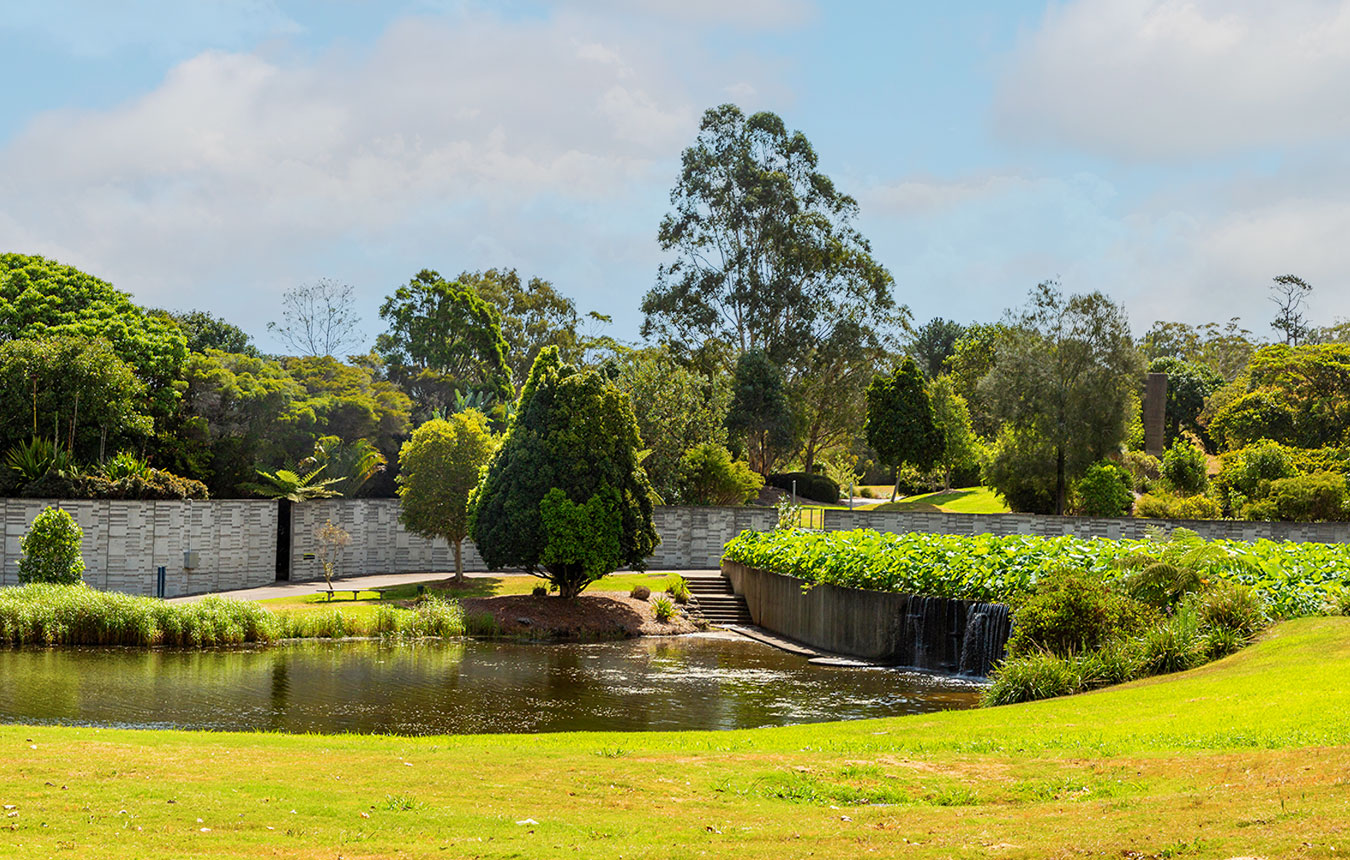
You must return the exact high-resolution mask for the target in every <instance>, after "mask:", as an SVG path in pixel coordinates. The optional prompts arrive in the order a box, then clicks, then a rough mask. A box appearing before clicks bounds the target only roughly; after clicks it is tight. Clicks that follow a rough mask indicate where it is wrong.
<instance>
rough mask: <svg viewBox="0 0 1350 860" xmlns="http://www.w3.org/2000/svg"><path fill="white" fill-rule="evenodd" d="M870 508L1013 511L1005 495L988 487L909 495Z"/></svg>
mask: <svg viewBox="0 0 1350 860" xmlns="http://www.w3.org/2000/svg"><path fill="white" fill-rule="evenodd" d="M870 510H875V511H946V512H948V513H953V514H1006V513H1011V511H1012V509H1011V508H1009V507H1008V504H1007V502H1005V501H1003V497H1002V496H1000V495H999V494H998V493H996V492H994V491H993V490H991V489H990V488H988V487H965V488H963V489H960V490H944V491H941V492H937V493H925V494H924V495H922V496H908V497H907V498H904V499H901V500H899V501H896V502H881V503H879V504H876V505H873V506H872V507H871V508H870Z"/></svg>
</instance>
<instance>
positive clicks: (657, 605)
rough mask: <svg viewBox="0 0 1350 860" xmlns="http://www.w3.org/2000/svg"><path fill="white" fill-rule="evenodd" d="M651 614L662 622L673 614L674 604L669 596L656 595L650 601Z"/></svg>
mask: <svg viewBox="0 0 1350 860" xmlns="http://www.w3.org/2000/svg"><path fill="white" fill-rule="evenodd" d="M652 615H654V616H656V620H657V621H660V622H661V623H662V624H664V623H666V622H667V621H669V620H670V619H671V618H673V617H674V616H675V604H674V603H672V602H671V600H670V598H669V597H658V598H656V599H655V600H653V601H652Z"/></svg>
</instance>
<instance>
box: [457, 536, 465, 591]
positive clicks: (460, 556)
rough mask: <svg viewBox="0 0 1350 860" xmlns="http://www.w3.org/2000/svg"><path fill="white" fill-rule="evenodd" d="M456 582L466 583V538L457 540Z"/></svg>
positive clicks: (459, 583) (458, 583)
mask: <svg viewBox="0 0 1350 860" xmlns="http://www.w3.org/2000/svg"><path fill="white" fill-rule="evenodd" d="M455 583H456V584H457V585H463V584H464V539H463V538H460V539H459V540H457V541H455Z"/></svg>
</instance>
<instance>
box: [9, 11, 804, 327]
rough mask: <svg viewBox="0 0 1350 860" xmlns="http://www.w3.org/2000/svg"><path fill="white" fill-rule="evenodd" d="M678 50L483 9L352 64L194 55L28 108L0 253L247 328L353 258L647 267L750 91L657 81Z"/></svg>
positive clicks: (365, 267)
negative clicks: (694, 159)
mask: <svg viewBox="0 0 1350 860" xmlns="http://www.w3.org/2000/svg"><path fill="white" fill-rule="evenodd" d="M691 56H698V50H697V47H696V45H695V44H694V43H692V42H679V41H673V42H672V43H670V44H667V45H663V46H662V50H660V51H657V50H652V46H651V44H649V43H647V42H645V41H644V40H642V39H633V38H625V37H624V35H623V34H622V33H619V32H616V31H614V30H612V29H611V28H608V27H606V26H603V25H601V24H597V23H596V22H594V21H593V20H591V19H587V18H584V17H578V16H570V15H562V16H557V17H555V18H552V19H549V20H547V21H526V22H507V21H503V20H502V19H499V18H497V17H495V16H492V15H489V14H472V15H462V16H459V17H457V18H453V19H450V20H446V19H407V20H403V21H400V22H398V23H396V24H394V25H392V26H391V27H390V28H389V29H388V30H387V31H386V32H385V33H384V34H383V35H382V37H381V38H380V39H379V40H378V41H377V42H376V43H375V45H374V46H373V48H371V49H370V50H369V52H368V53H366V54H364V55H362V56H360V57H358V58H353V57H352V56H350V55H349V54H347V53H341V52H334V53H331V54H328V55H325V56H322V57H319V58H318V59H315V60H312V61H306V62H301V61H290V62H281V61H275V60H268V59H264V58H263V57H261V56H259V55H256V54H251V53H231V52H224V51H213V52H207V53H204V54H200V55H198V56H196V57H194V58H192V59H191V60H188V61H186V62H183V63H181V64H179V65H178V66H176V67H175V68H173V69H172V71H170V72H169V73H168V75H167V76H166V77H165V78H164V80H163V81H162V83H161V84H160V85H159V86H158V87H156V88H155V89H154V90H153V91H151V92H149V93H147V94H145V95H144V96H142V97H140V98H137V99H135V100H133V101H130V102H127V103H125V104H122V105H119V106H117V107H114V108H112V109H107V110H79V111H72V110H61V111H53V112H49V113H46V114H43V115H40V116H38V117H37V118H35V119H34V120H32V121H31V122H30V123H29V124H28V125H27V126H26V127H25V128H24V129H23V130H22V131H21V132H19V133H18V134H17V135H15V137H14V138H12V139H11V140H10V142H9V143H8V144H7V145H6V146H5V147H4V148H3V149H0V247H2V248H5V249H14V250H30V251H38V252H44V253H51V254H54V255H57V256H59V257H60V258H61V259H63V260H64V261H66V262H69V263H72V264H74V265H78V266H80V267H82V268H86V269H88V270H90V271H93V272H96V273H98V274H100V275H102V276H105V277H108V278H110V279H111V280H113V281H114V282H115V283H117V284H118V285H119V286H121V287H122V288H124V289H129V290H132V291H134V292H135V293H136V295H137V298H138V299H139V300H140V301H142V302H144V303H147V304H167V305H170V306H189V305H192V304H198V305H201V306H208V307H211V308H212V309H215V310H217V311H222V310H231V308H232V307H235V308H240V310H237V311H234V312H232V316H233V317H234V318H237V319H239V321H240V322H242V323H244V324H246V325H249V327H250V328H251V329H252V330H254V331H258V330H260V329H261V327H262V326H261V324H262V322H265V321H266V320H267V319H269V318H270V317H269V314H271V313H272V311H271V307H270V306H271V304H272V303H273V300H274V298H275V295H276V293H277V292H278V291H279V290H280V289H282V288H284V287H286V286H290V285H293V284H294V283H296V282H297V281H299V280H304V279H310V278H313V277H317V276H319V275H333V276H339V277H340V276H343V274H344V273H343V272H342V271H335V267H337V266H349V267H352V268H353V269H355V270H358V271H372V272H373V271H376V270H377V269H379V267H378V266H374V265H373V264H370V263H369V262H368V261H366V260H363V259H362V258H363V257H370V258H387V259H386V260H385V269H386V270H387V269H388V268H389V267H395V268H396V270H397V271H399V272H400V273H401V274H400V275H399V276H398V278H399V279H403V278H406V277H408V275H409V274H411V273H412V272H413V271H415V270H416V269H417V268H420V267H422V266H428V265H429V266H439V267H442V268H444V269H446V270H447V271H457V270H458V268H459V267H465V268H472V267H476V266H479V265H494V264H495V265H500V264H503V263H506V264H516V265H521V266H522V267H523V268H526V269H530V270H531V273H532V274H534V273H537V274H542V275H544V276H546V277H550V276H551V277H558V276H559V272H558V271H557V270H552V271H550V270H546V269H543V268H542V267H543V266H545V265H548V264H554V265H557V264H558V263H559V262H562V264H563V265H564V266H567V265H571V267H572V269H573V270H574V271H577V272H585V273H587V274H590V273H591V272H592V270H593V266H592V263H591V262H590V261H593V260H594V259H604V258H609V259H621V260H627V261H628V262H629V263H632V260H633V255H634V254H637V255H638V256H640V257H641V263H640V264H639V265H641V266H642V267H643V268H644V269H647V270H650V271H654V270H655V251H656V249H655V242H654V235H655V231H656V224H657V221H658V219H659V214H660V213H659V210H660V207H662V206H663V204H664V199H665V190H666V189H668V187H669V184H670V182H671V181H673V179H674V175H675V170H676V169H677V168H676V165H677V160H678V156H679V152H680V150H681V149H682V148H683V147H684V146H686V145H687V144H688V143H689V142H690V141H691V140H692V139H693V136H694V134H695V132H696V129H697V123H698V118H699V115H700V113H701V111H702V109H703V108H704V107H706V106H707V105H708V104H712V103H714V102H715V101H716V100H717V93H719V92H720V90H721V88H722V87H723V86H724V85H725V81H726V80H743V79H746V78H747V77H749V78H750V79H752V80H753V79H754V76H753V74H748V71H749V70H748V69H747V68H745V67H744V64H739V65H738V64H735V63H733V64H731V65H729V66H722V65H718V64H717V63H716V62H713V61H710V60H708V59H707V58H704V57H700V58H699V61H698V65H699V68H700V69H701V70H702V71H701V72H700V73H699V74H698V75H696V76H695V78H694V80H692V81H690V80H687V79H682V77H681V75H680V74H675V73H673V71H672V64H674V63H677V62H678V63H683V62H685V61H687V60H688V59H689V58H690V57H691ZM686 77H687V76H686ZM756 83H757V84H758V85H759V86H761V87H762V88H765V89H769V90H772V89H774V88H775V87H776V86H781V85H778V84H775V83H773V82H772V81H771V82H769V83H768V84H764V83H762V82H759V81H756ZM653 208H654V209H655V210H656V211H650V210H652V209H653ZM635 213H636V215H637V217H636V218H635V217H634V215H635ZM535 230H549V231H555V232H552V233H550V234H548V235H540V234H538V233H534V232H532V231H535ZM507 250H509V251H510V252H511V253H510V255H509V256H507V255H505V252H506V251H507ZM475 254H484V255H489V254H490V255H493V256H492V257H491V258H490V259H482V258H476V257H475ZM569 255H570V258H571V260H570V263H569V262H568V257H569ZM316 261H319V262H318V263H317V264H316ZM628 271H631V269H630V270H628ZM611 277H616V276H615V275H614V274H611ZM617 277H619V278H620V279H622V278H623V277H624V276H623V275H619V276H617ZM647 277H650V276H649V275H648V276H647ZM384 278H385V279H384V280H381V281H380V282H377V283H373V284H367V285H358V287H359V288H361V289H363V290H364V291H365V292H367V293H368V296H367V300H368V303H369V304H370V305H371V306H372V307H373V305H374V304H375V303H376V302H377V301H378V299H379V297H380V296H382V295H383V294H384V293H386V292H387V291H388V290H389V289H390V288H391V287H392V286H393V285H394V284H396V283H397V282H398V280H397V279H389V278H388V276H387V275H385V276H384ZM628 281H631V277H628ZM560 286H562V287H563V288H564V289H565V290H568V291H571V292H573V293H574V294H576V293H577V292H578V291H579V290H578V289H577V287H578V286H582V287H584V288H587V289H591V288H593V289H595V290H597V291H599V292H600V293H605V292H606V291H608V292H609V293H613V292H615V290H616V289H618V287H617V286H616V285H615V284H608V285H606V284H594V285H593V284H586V285H575V284H561V285H560ZM625 289H626V287H625ZM222 291H224V292H222ZM619 291H620V292H623V290H619ZM579 298H581V300H582V304H583V306H584V305H586V304H587V300H586V298H585V297H584V296H579ZM625 303H626V304H631V305H632V306H633V307H636V301H635V300H630V299H625Z"/></svg>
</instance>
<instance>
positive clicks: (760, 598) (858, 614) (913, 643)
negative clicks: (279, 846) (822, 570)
mask: <svg viewBox="0 0 1350 860" xmlns="http://www.w3.org/2000/svg"><path fill="white" fill-rule="evenodd" d="M722 573H723V575H724V576H726V577H727V578H728V579H729V580H730V581H731V587H732V590H733V591H735V592H736V593H737V594H739V595H741V596H743V597H744V598H745V602H746V604H747V605H748V606H749V608H750V617H751V618H752V619H753V620H754V622H755V623H756V624H758V625H759V626H761V627H763V628H765V629H767V630H772V631H773V632H775V633H780V634H782V635H784V636H787V637H789V638H791V639H796V640H797V641H798V642H805V643H806V644H808V645H812V646H814V647H816V648H821V649H824V650H826V651H833V652H835V653H838V654H847V655H850V656H853V657H859V658H862V659H864V660H869V661H872V662H876V663H887V664H891V665H897V666H913V667H916V668H919V669H927V670H929V671H933V672H945V673H948V674H966V675H980V676H982V675H987V674H988V673H989V669H990V668H991V667H992V665H993V663H994V662H996V661H997V660H1000V659H1002V657H1003V648H1004V644H1005V643H1006V642H1007V640H1008V634H1009V631H1010V626H1009V622H1008V610H1007V607H1004V606H1000V605H997V604H988V603H976V602H975V601H971V600H946V599H943V598H938V597H921V596H918V595H913V594H896V593H892V592H882V591H865V590H863V589H859V588H843V587H841V586H837V585H814V586H812V587H811V588H809V589H805V590H804V589H803V586H804V585H805V584H806V583H805V582H804V581H803V580H800V579H796V578H795V577H791V576H783V575H781V574H777V573H771V572H769V571H765V570H759V569H758V568H753V567H747V566H745V565H742V564H737V563H735V562H723V563H722Z"/></svg>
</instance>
